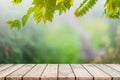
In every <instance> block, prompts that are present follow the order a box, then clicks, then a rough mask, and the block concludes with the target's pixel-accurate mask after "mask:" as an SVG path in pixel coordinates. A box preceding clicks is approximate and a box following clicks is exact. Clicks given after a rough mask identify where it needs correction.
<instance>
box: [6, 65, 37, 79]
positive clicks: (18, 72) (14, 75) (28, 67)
mask: <svg viewBox="0 0 120 80" xmlns="http://www.w3.org/2000/svg"><path fill="white" fill-rule="evenodd" d="M34 66H35V65H34V64H26V65H24V66H23V67H21V68H20V69H18V70H16V71H15V72H13V73H11V74H10V75H8V76H7V77H6V80H21V79H22V77H23V76H24V75H25V74H26V73H27V72H29V71H30V70H31V69H32V68H33V67H34Z"/></svg>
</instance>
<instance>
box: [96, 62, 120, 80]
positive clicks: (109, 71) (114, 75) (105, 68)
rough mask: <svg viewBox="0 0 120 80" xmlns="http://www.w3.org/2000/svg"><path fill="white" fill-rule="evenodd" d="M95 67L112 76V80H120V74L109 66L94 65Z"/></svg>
mask: <svg viewBox="0 0 120 80" xmlns="http://www.w3.org/2000/svg"><path fill="white" fill-rule="evenodd" d="M95 66H97V67H98V68H99V69H101V70H103V71H104V72H106V73H107V74H109V75H110V76H112V79H113V80H120V72H118V71H116V70H115V69H113V68H111V67H109V66H106V65H104V64H99V65H95Z"/></svg>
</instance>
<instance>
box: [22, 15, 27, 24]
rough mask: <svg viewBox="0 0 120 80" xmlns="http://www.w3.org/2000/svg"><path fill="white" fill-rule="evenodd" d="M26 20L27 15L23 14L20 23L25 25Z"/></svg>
mask: <svg viewBox="0 0 120 80" xmlns="http://www.w3.org/2000/svg"><path fill="white" fill-rule="evenodd" d="M27 20H28V15H24V16H23V17H22V25H23V26H25V24H26V22H27Z"/></svg>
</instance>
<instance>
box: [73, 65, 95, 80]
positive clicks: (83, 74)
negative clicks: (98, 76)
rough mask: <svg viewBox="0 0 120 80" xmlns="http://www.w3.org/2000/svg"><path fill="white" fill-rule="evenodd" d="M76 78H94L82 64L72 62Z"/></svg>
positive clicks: (84, 79) (83, 79)
mask: <svg viewBox="0 0 120 80" xmlns="http://www.w3.org/2000/svg"><path fill="white" fill-rule="evenodd" d="M71 67H72V69H73V72H74V74H75V77H76V80H92V79H93V77H92V75H91V74H90V73H89V72H88V71H87V70H86V69H85V68H84V67H83V66H82V65H80V64H71Z"/></svg>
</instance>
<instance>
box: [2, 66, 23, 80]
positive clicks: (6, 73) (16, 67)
mask: <svg viewBox="0 0 120 80" xmlns="http://www.w3.org/2000/svg"><path fill="white" fill-rule="evenodd" d="M22 66H23V64H16V65H13V66H10V67H9V68H6V69H4V70H2V71H1V72H0V80H5V77H6V76H7V75H9V74H11V73H12V72H14V71H15V70H17V69H19V68H20V67H22Z"/></svg>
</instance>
